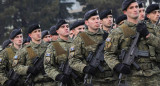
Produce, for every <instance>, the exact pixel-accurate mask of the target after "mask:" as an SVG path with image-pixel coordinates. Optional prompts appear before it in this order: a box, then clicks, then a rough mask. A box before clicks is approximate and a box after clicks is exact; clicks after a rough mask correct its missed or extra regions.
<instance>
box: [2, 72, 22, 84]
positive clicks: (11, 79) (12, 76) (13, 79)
mask: <svg viewBox="0 0 160 86" xmlns="http://www.w3.org/2000/svg"><path fill="white" fill-rule="evenodd" d="M7 77H8V79H9V80H8V81H7V83H6V84H5V86H15V85H16V83H17V81H18V79H19V78H20V75H19V74H17V73H16V72H15V71H14V70H13V69H10V70H9V72H8V74H7Z"/></svg>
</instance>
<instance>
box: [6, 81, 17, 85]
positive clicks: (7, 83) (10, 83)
mask: <svg viewBox="0 0 160 86" xmlns="http://www.w3.org/2000/svg"><path fill="white" fill-rule="evenodd" d="M15 83H16V81H15V80H7V81H5V83H4V86H15Z"/></svg>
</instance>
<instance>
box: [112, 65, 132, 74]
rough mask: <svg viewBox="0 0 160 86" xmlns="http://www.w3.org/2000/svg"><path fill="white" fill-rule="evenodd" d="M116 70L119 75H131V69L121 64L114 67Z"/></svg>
mask: <svg viewBox="0 0 160 86" xmlns="http://www.w3.org/2000/svg"><path fill="white" fill-rule="evenodd" d="M114 70H115V71H116V72H118V73H123V74H129V73H130V72H131V70H130V67H129V66H127V65H126V64H123V63H119V64H117V65H116V66H115V67H114Z"/></svg>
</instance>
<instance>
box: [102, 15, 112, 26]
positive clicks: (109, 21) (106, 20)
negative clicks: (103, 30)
mask: <svg viewBox="0 0 160 86" xmlns="http://www.w3.org/2000/svg"><path fill="white" fill-rule="evenodd" d="M112 24H113V16H112V15H108V16H107V17H106V18H104V19H102V25H104V26H106V27H110V26H111V25H112Z"/></svg>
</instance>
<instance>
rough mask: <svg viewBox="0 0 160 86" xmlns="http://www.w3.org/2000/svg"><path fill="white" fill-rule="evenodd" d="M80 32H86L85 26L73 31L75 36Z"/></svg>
mask: <svg viewBox="0 0 160 86" xmlns="http://www.w3.org/2000/svg"><path fill="white" fill-rule="evenodd" d="M79 32H84V25H80V26H78V27H76V28H75V29H74V30H73V33H74V35H76V36H77V34H78V33H79Z"/></svg>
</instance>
